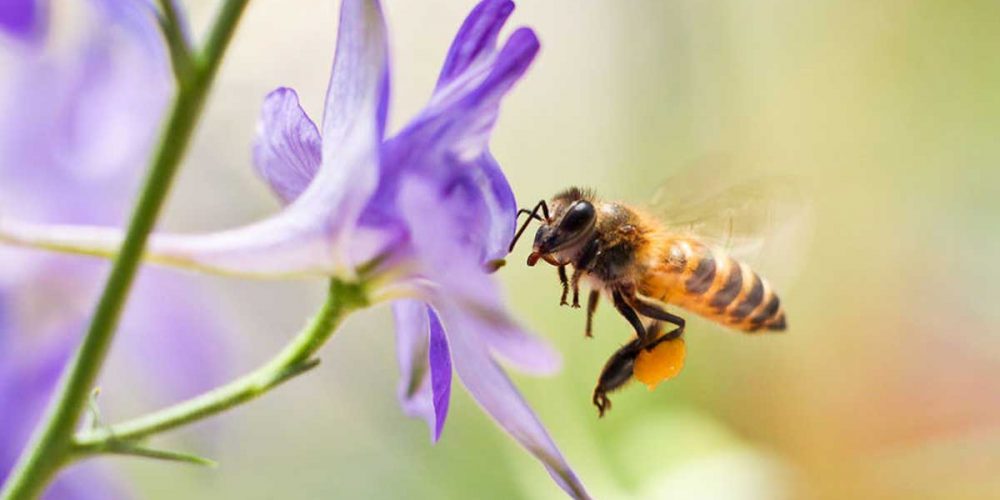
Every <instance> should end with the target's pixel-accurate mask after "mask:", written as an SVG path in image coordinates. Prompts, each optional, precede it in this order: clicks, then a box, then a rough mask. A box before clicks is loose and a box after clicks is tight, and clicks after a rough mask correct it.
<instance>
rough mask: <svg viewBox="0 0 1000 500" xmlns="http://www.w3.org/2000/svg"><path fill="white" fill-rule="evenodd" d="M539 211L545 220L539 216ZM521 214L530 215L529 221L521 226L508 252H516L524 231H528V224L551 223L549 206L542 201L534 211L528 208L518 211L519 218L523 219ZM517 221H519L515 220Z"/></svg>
mask: <svg viewBox="0 0 1000 500" xmlns="http://www.w3.org/2000/svg"><path fill="white" fill-rule="evenodd" d="M539 210H541V211H542V215H544V216H545V218H544V219H543V218H541V217H539V216H538V211H539ZM521 214H528V220H526V221H524V224H522V225H521V229H518V230H517V234H515V235H514V239H513V240H511V242H510V247H509V248H508V249H507V251H508V252H513V251H514V245H516V244H517V240H519V239H520V238H521V235H522V234H524V231H525V230H526V229H528V224H531V221H533V220H537V221H539V222H549V221H550V220H551V219H550V218H549V206H548V205H546V204H545V200H540V201H539V202H538V204H537V205H535V208H534V209H533V210H528V209H526V208H522V209H520V210H518V211H517V217H521ZM515 220H517V219H516V218H515Z"/></svg>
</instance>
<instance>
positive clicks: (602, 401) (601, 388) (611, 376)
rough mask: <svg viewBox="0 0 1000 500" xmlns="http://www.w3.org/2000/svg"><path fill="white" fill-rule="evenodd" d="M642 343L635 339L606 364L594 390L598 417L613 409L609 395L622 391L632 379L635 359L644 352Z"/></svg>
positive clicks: (612, 356)
mask: <svg viewBox="0 0 1000 500" xmlns="http://www.w3.org/2000/svg"><path fill="white" fill-rule="evenodd" d="M641 342H642V340H641V339H635V340H633V341H632V342H629V343H628V344H625V345H624V346H622V348H621V349H618V350H617V351H615V353H614V354H612V355H611V357H610V358H608V362H607V363H605V364H604V368H603V369H602V370H601V375H600V377H598V378H597V387H595V388H594V397H593V402H594V406H596V407H597V411H598V416H600V417H603V416H604V413H605V412H607V411H608V410H609V409H611V399H609V398H608V393H609V392H612V391H615V390H617V389H620V388H621V387H622V386H624V385H625V384H626V383H627V382H628V381H629V380H631V379H632V370H633V368H634V367H635V358H636V357H637V356H639V352H641V351H642V343H641Z"/></svg>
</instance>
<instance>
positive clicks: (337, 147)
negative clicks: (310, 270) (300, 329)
mask: <svg viewBox="0 0 1000 500" xmlns="http://www.w3.org/2000/svg"><path fill="white" fill-rule="evenodd" d="M388 52H389V48H388V39H387V35H386V29H385V20H384V19H383V17H382V8H381V6H380V5H379V3H378V1H376V0H346V1H345V2H344V3H343V4H342V6H341V15H340V25H339V27H338V34H337V54H336V57H335V58H334V63H333V71H332V73H331V75H330V84H329V87H328V88H327V93H326V105H325V107H324V110H323V153H322V156H323V168H322V169H321V170H320V173H319V176H318V179H317V182H316V183H315V184H319V185H320V187H319V189H317V190H316V191H317V194H316V196H314V197H313V198H315V199H316V200H315V201H313V200H310V201H313V202H312V203H311V204H312V205H313V206H314V207H315V208H317V209H319V210H327V211H330V210H332V212H329V215H328V216H329V217H330V218H331V219H330V221H329V226H330V227H329V230H330V233H331V235H330V236H331V237H333V238H334V239H339V238H340V237H345V238H346V237H347V234H348V233H349V232H350V230H351V229H352V228H353V226H354V223H355V222H356V221H357V219H358V217H359V216H360V214H361V211H362V209H363V208H364V206H365V204H366V203H367V202H368V200H369V198H371V196H372V194H373V193H374V192H375V188H376V186H377V185H378V172H379V171H378V150H379V147H380V146H381V144H382V135H383V133H384V131H385V119H386V112H387V109H388V102H389V101H388V100H389V54H388ZM334 200H335V201H336V203H334V204H331V203H330V202H331V201H334ZM316 201H318V202H319V203H318V204H319V206H318V207H317V206H316V205H317V203H316Z"/></svg>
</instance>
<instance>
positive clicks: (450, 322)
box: [435, 302, 589, 498]
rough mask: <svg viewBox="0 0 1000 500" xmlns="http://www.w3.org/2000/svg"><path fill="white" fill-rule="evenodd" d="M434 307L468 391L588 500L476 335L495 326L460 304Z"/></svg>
mask: <svg viewBox="0 0 1000 500" xmlns="http://www.w3.org/2000/svg"><path fill="white" fill-rule="evenodd" d="M435 308H436V309H437V310H438V313H439V314H441V318H442V320H443V321H444V326H445V329H446V331H447V332H448V341H449V343H450V345H451V348H452V352H453V353H454V357H453V359H454V363H455V370H456V371H457V372H458V376H459V378H460V379H461V380H462V384H463V385H465V387H466V388H467V389H468V390H469V393H470V394H472V396H473V397H474V398H475V399H476V401H477V402H478V403H479V405H480V406H481V407H482V408H483V410H485V411H486V412H487V413H488V414H489V415H490V416H491V417H493V419H494V420H495V421H496V423H497V424H498V425H499V426H500V427H502V428H503V429H504V430H505V431H507V433H509V434H510V435H511V437H513V438H514V439H515V440H516V441H517V442H518V443H520V444H521V446H524V448H525V449H526V450H528V452H530V453H531V454H532V455H534V456H535V457H536V458H538V459H539V460H540V461H541V462H542V464H543V465H544V466H545V468H546V469H547V470H548V471H549V475H551V476H552V478H553V479H554V480H555V481H556V483H557V484H558V485H559V487H561V488H562V489H563V490H565V491H566V492H567V493H568V494H569V495H570V496H572V497H573V498H589V495H588V494H587V491H586V489H585V488H584V486H583V484H582V483H581V482H580V480H579V479H578V478H577V477H576V474H575V473H574V472H573V470H572V469H571V468H570V466H569V464H568V463H567V462H566V460H565V459H564V458H563V456H562V453H560V452H559V449H558V448H557V447H556V445H555V443H554V442H553V441H552V438H551V437H549V434H548V432H547V431H546V430H545V427H544V426H543V425H542V423H541V422H540V421H539V420H538V417H537V416H536V415H535V413H534V412H533V411H532V410H531V408H530V407H529V406H528V404H527V403H526V402H525V401H524V399H523V398H521V395H520V394H519V393H518V391H517V389H516V388H515V387H514V384H512V383H511V381H510V379H508V378H507V376H506V375H505V374H504V373H503V371H502V370H500V368H499V367H498V366H497V365H496V363H495V362H494V361H493V359H492V358H490V355H489V352H488V351H487V349H486V347H485V344H484V343H483V341H482V339H481V337H480V336H479V334H478V333H477V332H483V331H487V330H489V329H491V328H493V325H492V324H490V323H489V322H484V321H483V320H482V318H479V317H477V316H475V315H473V314H468V313H467V312H466V309H465V308H463V307H461V306H455V305H448V304H447V302H444V303H441V302H439V303H436V304H435Z"/></svg>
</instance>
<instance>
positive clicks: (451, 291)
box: [400, 181, 560, 374]
mask: <svg viewBox="0 0 1000 500" xmlns="http://www.w3.org/2000/svg"><path fill="white" fill-rule="evenodd" d="M400 197H401V203H400V207H401V210H402V213H403V214H404V216H405V218H406V222H407V225H408V227H409V228H410V241H411V244H412V246H413V248H414V251H415V253H416V258H417V259H418V260H419V262H420V265H421V271H422V273H423V276H424V277H425V278H426V279H427V280H429V281H431V282H434V283H435V284H436V287H435V291H434V292H433V293H438V294H444V295H448V296H451V297H454V298H455V300H456V301H459V302H460V303H461V304H463V305H464V306H465V307H467V308H468V309H469V310H470V311H474V312H475V313H476V314H479V315H480V316H482V317H484V318H486V319H487V321H489V322H490V323H491V324H492V325H493V327H492V328H490V329H489V330H488V331H485V332H484V333H483V338H484V340H485V341H486V342H488V343H489V346H490V348H492V349H493V350H495V351H496V352H497V354H499V355H501V356H503V357H504V358H505V359H507V360H509V361H510V362H512V363H513V364H514V365H515V366H517V367H518V368H519V369H521V370H523V371H526V372H529V373H535V374H548V373H553V372H555V371H557V370H558V369H559V366H560V356H559V353H558V352H557V351H556V350H555V349H554V348H553V347H552V346H551V345H550V344H549V343H548V342H545V341H544V340H542V339H540V338H538V337H536V336H534V335H531V334H529V333H527V332H525V331H524V330H523V329H521V328H520V327H519V326H518V325H517V323H516V321H514V320H513V318H511V317H510V316H509V314H508V313H507V311H506V308H505V307H504V304H503V298H502V297H501V294H500V290H499V289H498V287H497V285H496V283H495V282H494V280H493V278H492V276H491V275H489V274H487V273H486V272H485V271H484V269H483V267H482V265H481V264H480V261H479V256H478V255H477V254H476V253H475V251H474V249H472V250H470V249H469V248H467V247H465V246H463V243H462V241H463V237H464V234H463V232H464V227H465V226H463V225H462V223H461V221H460V219H457V218H456V217H460V216H461V214H462V213H463V210H464V209H467V208H468V207H467V206H463V205H462V203H461V202H463V201H464V200H462V199H460V198H459V199H456V198H448V197H446V196H444V195H443V194H441V193H439V192H438V191H437V190H436V189H435V186H431V185H428V184H426V183H423V182H420V181H411V182H409V183H407V184H406V185H405V186H404V190H403V192H402V193H401V195H400Z"/></svg>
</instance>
